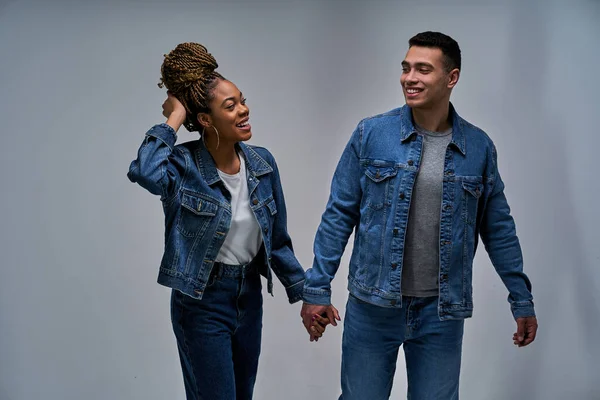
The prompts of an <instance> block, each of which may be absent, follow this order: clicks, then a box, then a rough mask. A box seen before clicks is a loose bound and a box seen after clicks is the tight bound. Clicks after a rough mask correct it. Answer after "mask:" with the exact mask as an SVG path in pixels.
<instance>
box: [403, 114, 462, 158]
mask: <svg viewBox="0 0 600 400" xmlns="http://www.w3.org/2000/svg"><path fill="white" fill-rule="evenodd" d="M450 115H452V141H451V142H450V144H451V145H454V147H456V148H457V149H458V150H459V151H460V152H461V153H462V155H463V156H466V155H467V147H466V144H465V134H464V132H463V125H464V120H463V119H462V118H460V116H459V115H458V114H457V112H456V110H455V109H454V106H453V105H452V103H450ZM400 121H401V131H400V135H401V140H402V141H403V142H404V141H406V140H408V139H410V137H411V136H412V135H416V129H415V126H414V124H413V119H412V112H411V109H410V107H409V106H407V105H404V106H402V107H401V108H400Z"/></svg>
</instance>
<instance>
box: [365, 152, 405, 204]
mask: <svg viewBox="0 0 600 400" xmlns="http://www.w3.org/2000/svg"><path fill="white" fill-rule="evenodd" d="M397 174H398V167H397V166H396V165H395V164H393V163H381V164H378V163H373V164H369V165H366V166H365V175H366V176H367V178H368V179H366V182H365V188H364V189H365V190H364V192H365V198H366V200H367V203H366V204H367V206H368V207H370V208H372V209H375V210H379V209H381V208H383V207H384V205H386V204H387V203H389V202H390V200H391V194H390V193H389V192H390V181H392V179H393V178H394V177H395V176H396V175H397ZM392 189H393V187H392Z"/></svg>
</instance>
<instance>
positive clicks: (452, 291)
mask: <svg viewBox="0 0 600 400" xmlns="http://www.w3.org/2000/svg"><path fill="white" fill-rule="evenodd" d="M450 113H451V118H452V132H453V136H452V141H451V143H450V144H449V145H448V148H447V150H446V155H445V161H444V172H443V173H444V176H443V190H442V202H441V204H440V213H441V220H440V236H439V252H440V269H439V277H438V280H439V303H438V313H439V317H440V319H442V320H447V319H461V318H467V317H470V316H472V312H473V297H472V277H473V269H472V267H473V257H474V256H475V251H476V249H477V242H478V237H479V236H481V239H482V242H483V244H484V246H485V248H486V250H487V252H488V254H489V256H490V259H491V261H492V264H493V265H494V268H495V269H496V271H497V273H498V274H499V275H500V278H501V279H502V281H503V282H504V284H505V286H506V287H507V289H508V291H509V296H508V301H509V303H510V305H511V310H512V313H513V316H514V317H515V318H518V317H525V316H533V315H535V313H534V307H533V300H532V295H531V283H530V281H529V279H528V278H527V276H526V275H525V274H524V273H523V257H522V254H521V247H520V244H519V240H518V238H517V235H516V230H515V223H514V220H513V218H512V217H511V215H510V208H509V206H508V203H507V201H506V197H505V195H504V183H503V182H502V179H501V178H500V174H499V173H498V166H497V156H496V149H495V147H494V144H493V142H492V140H491V139H490V138H489V137H488V136H487V135H486V134H485V133H484V132H483V131H482V130H481V129H479V128H477V127H475V126H473V125H472V124H470V123H468V122H467V121H465V120H464V119H462V118H461V117H460V116H459V115H458V114H457V113H456V111H455V110H454V107H453V106H452V105H450ZM422 146H423V138H422V137H421V136H419V135H418V134H417V133H416V131H415V128H414V125H413V121H412V113H411V110H410V108H409V107H408V106H403V107H401V108H398V109H394V110H392V111H389V112H387V113H384V114H380V115H376V116H373V117H370V118H366V119H363V120H362V121H361V122H360V123H359V124H358V126H357V128H356V130H355V131H354V133H353V134H352V137H351V139H350V141H349V143H348V144H347V146H346V148H345V150H344V152H343V154H342V157H341V160H340V161H339V164H338V166H337V169H336V171H335V174H334V176H333V181H332V184H331V195H330V197H329V201H328V203H327V207H326V210H325V212H324V214H323V216H322V220H321V224H320V226H319V228H318V231H317V234H316V237H315V243H314V254H315V258H314V263H313V266H312V268H311V269H309V270H308V271H307V274H306V282H305V285H304V301H306V302H307V303H311V304H323V305H328V304H330V296H331V292H330V283H331V280H332V279H333V277H334V275H335V273H336V271H337V269H338V267H339V263H340V259H341V257H342V253H343V252H344V248H345V246H346V244H347V242H348V238H349V237H350V234H351V233H352V231H353V230H355V232H354V246H353V250H352V256H351V259H350V268H349V276H348V281H349V282H348V289H349V291H350V293H351V294H352V295H354V296H356V297H357V298H359V299H362V300H364V301H366V302H368V303H372V304H375V305H379V306H383V307H401V306H402V293H401V290H400V288H401V278H402V263H403V254H404V246H405V236H406V226H407V221H408V216H409V210H410V201H411V198H412V194H413V188H414V184H415V179H416V177H417V173H418V171H419V165H420V163H421V154H422Z"/></svg>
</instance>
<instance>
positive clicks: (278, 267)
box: [271, 157, 304, 303]
mask: <svg viewBox="0 0 600 400" xmlns="http://www.w3.org/2000/svg"><path fill="white" fill-rule="evenodd" d="M271 166H272V168H273V178H272V179H273V199H274V200H275V207H276V209H277V213H276V214H275V216H274V221H273V229H272V232H271V238H272V242H271V244H272V247H271V268H272V269H273V272H275V275H276V276H277V278H278V279H279V281H280V282H281V284H282V285H283V286H284V287H285V291H286V293H287V296H288V299H289V302H290V303H295V302H297V301H300V300H302V288H303V286H304V269H303V268H302V266H301V265H300V262H299V261H298V259H297V258H296V256H295V255H294V248H293V246H292V239H291V238H290V235H289V234H288V231H287V210H286V206H285V198H284V196H283V188H282V186H281V179H280V176H279V169H278V168H277V163H276V162H275V159H274V158H273V157H271Z"/></svg>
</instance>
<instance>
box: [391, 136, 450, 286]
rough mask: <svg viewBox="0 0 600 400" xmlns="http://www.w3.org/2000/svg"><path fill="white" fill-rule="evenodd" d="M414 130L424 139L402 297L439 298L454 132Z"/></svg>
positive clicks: (409, 228) (405, 260)
mask: <svg viewBox="0 0 600 400" xmlns="http://www.w3.org/2000/svg"><path fill="white" fill-rule="evenodd" d="M415 128H416V130H417V133H418V134H419V135H421V136H423V152H422V153H421V165H420V167H419V172H418V174H417V179H416V181H415V187H414V189H413V194H412V199H411V202H410V211H409V215H408V226H407V228H406V239H405V240H406V244H405V246H404V262H403V266H402V295H403V296H415V297H427V296H437V295H438V293H439V289H438V288H439V283H438V276H439V268H440V248H439V241H440V211H441V206H442V185H443V179H444V160H445V157H446V148H447V147H448V144H449V143H450V141H451V140H452V129H449V130H447V131H445V132H431V131H428V130H425V129H423V128H421V127H419V126H415Z"/></svg>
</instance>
